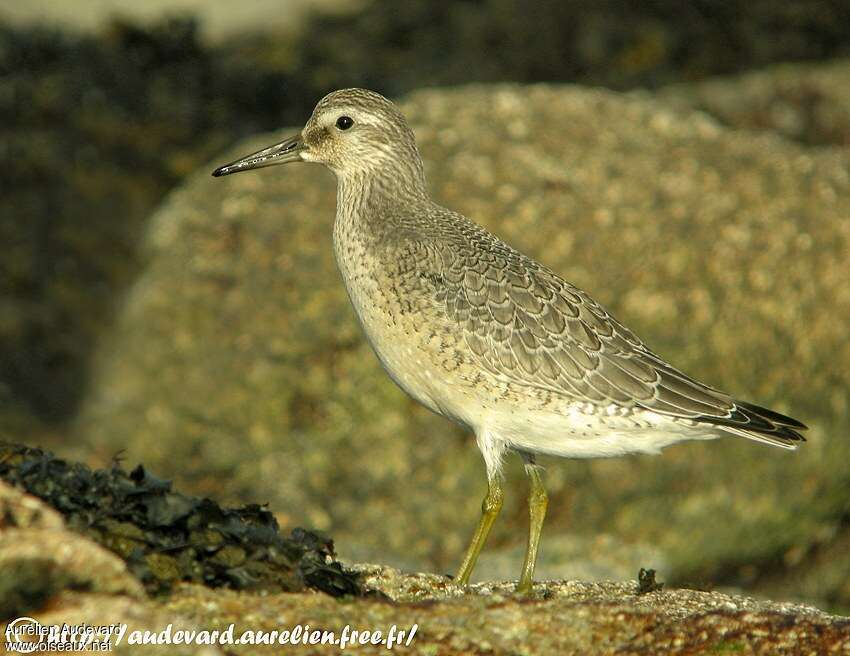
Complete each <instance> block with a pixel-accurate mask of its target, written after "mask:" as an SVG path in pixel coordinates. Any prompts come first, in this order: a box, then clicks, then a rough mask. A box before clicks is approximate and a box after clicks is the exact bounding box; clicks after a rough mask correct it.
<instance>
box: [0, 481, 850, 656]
mask: <svg viewBox="0 0 850 656" xmlns="http://www.w3.org/2000/svg"><path fill="white" fill-rule="evenodd" d="M54 501H55V500H54ZM56 505H57V506H58V507H59V509H60V510H61V509H62V508H61V504H58V503H57V504H56ZM0 511H2V512H0V517H2V521H3V525H2V526H0V567H2V571H3V572H4V576H3V577H2V586H3V587H2V589H0V593H2V594H0V620H8V621H10V623H11V624H13V625H19V624H21V622H23V623H27V624H30V623H31V622H33V621H35V622H38V623H39V624H40V625H41V626H42V627H43V628H44V629H49V627H55V626H62V625H69V626H75V625H82V624H86V625H89V626H92V625H96V626H114V627H115V629H113V633H112V634H111V637H110V639H111V643H110V644H111V649H110V651H114V652H115V653H117V654H139V653H142V654H148V653H151V654H153V653H156V650H160V651H161V650H167V652H168V653H169V654H178V655H183V654H186V655H190V654H191V655H198V656H201V655H203V656H215V655H218V654H225V653H226V654H232V653H239V654H246V655H247V656H251V655H253V654H265V653H268V651H269V645H278V644H280V643H279V639H278V637H277V636H278V635H280V633H281V632H283V631H293V629H296V627H299V626H300V627H301V629H303V630H304V631H305V632H306V634H307V635H308V636H310V635H312V632H313V631H315V630H319V631H332V632H334V633H335V636H334V637H336V638H340V637H341V636H342V635H348V636H349V639H350V640H354V637H353V636H352V635H351V631H352V630H353V631H359V632H361V633H362V632H363V631H369V632H374V631H381V632H383V634H384V636H386V635H387V634H388V633H389V632H390V631H391V630H392V631H396V632H398V631H403V632H404V635H403V638H400V639H399V640H400V642H401V644H400V645H397V646H398V648H399V649H398V650H399V651H401V652H402V653H408V654H423V655H425V654H434V653H450V654H455V653H463V654H468V653H474V654H478V653H493V654H508V653H535V654H536V653H558V654H590V653H592V654H601V655H605V654H646V653H652V654H685V653H688V654H690V653H724V652H725V651H728V652H730V653H738V652H743V653H758V654H772V655H782V654H789V655H792V654H793V655H796V654H801V653H836V654H840V653H846V652H847V651H848V650H850V618H842V617H837V616H833V615H829V614H827V613H824V612H822V611H820V610H818V609H817V608H813V607H811V606H806V605H800V604H793V603H777V602H773V601H763V600H755V599H751V598H748V597H744V596H740V595H729V594H722V593H719V592H703V591H697V590H688V589H671V590H668V589H666V587H665V588H664V589H663V590H662V589H659V586H658V585H651V584H647V580H648V579H647V578H646V577H644V579H643V580H642V581H641V583H640V584H639V583H638V582H637V581H635V580H624V581H607V582H587V581H580V580H552V581H545V582H540V583H538V584H536V585H535V588H534V592H533V594H532V595H531V596H525V595H517V594H516V593H515V592H514V583H513V582H512V581H508V582H504V581H502V582H490V583H479V584H474V585H472V586H470V587H469V588H468V589H462V588H460V587H459V586H457V585H455V584H454V583H453V581H452V580H451V579H450V578H448V577H445V576H440V575H437V574H409V573H403V572H400V571H399V570H397V569H394V568H391V567H386V566H379V565H362V564H361V565H356V566H354V568H353V569H354V571H355V572H356V574H357V576H358V578H359V579H361V580H362V581H363V583H364V584H365V586H367V587H368V588H369V589H370V590H371V593H370V595H369V596H368V597H347V598H345V599H344V600H343V601H342V602H340V600H338V599H334V598H333V597H331V596H330V595H324V594H316V593H314V592H308V591H304V592H296V593H292V592H288V593H280V592H269V591H267V590H263V591H257V590H252V591H236V590H231V589H224V588H212V587H205V586H202V585H197V584H181V585H175V586H174V587H172V588H170V589H169V590H167V591H165V592H161V593H159V594H157V595H155V596H152V597H146V596H145V593H144V590H143V589H142V587H141V585H140V584H139V582H138V581H136V580H135V579H134V578H133V577H132V576H131V575H130V574H129V573H128V572H127V570H126V567H125V566H124V563H123V562H122V561H121V560H120V559H119V558H117V557H116V556H115V555H113V554H112V553H110V552H107V551H106V550H104V549H103V548H101V547H100V546H98V545H97V544H95V543H94V542H92V541H90V540H89V539H88V538H86V537H85V536H83V535H81V534H80V533H79V532H78V531H79V530H80V529H79V528H78V529H77V531H71V530H69V529H68V528H66V527H65V525H64V522H63V519H62V517H61V515H60V513H59V512H57V511H56V509H54V508H51V507H50V506H48V505H47V504H45V503H44V502H43V501H41V500H38V499H35V498H34V497H31V496H29V495H27V494H25V493H23V492H21V491H20V490H18V489H16V488H12V487H11V486H8V485H6V484H5V483H3V482H0ZM60 544H61V545H63V546H62V547H59V546H58V545H60ZM12 552H14V554H15V557H14V558H13V559H12V560H10V559H9V557H8V556H9V554H10V553H12ZM29 564H40V565H42V566H41V567H38V568H36V567H29ZM21 571H25V572H26V571H30V572H31V574H32V575H30V576H27V579H26V580H27V582H28V584H29V585H30V587H29V588H28V591H29V592H30V593H32V591H33V590H35V591H38V590H44V591H45V594H44V595H43V596H41V597H39V598H37V599H36V598H34V597H30V599H29V600H28V604H29V605H27V606H25V607H21V606H10V605H9V604H8V601H9V597H8V596H7V595H6V594H5V593H6V592H7V590H8V589H9V588H8V584H9V582H10V581H19V580H22V579H21V578H20V577H21V574H20V572H21ZM56 571H61V572H62V573H63V576H62V577H57V576H55V573H56ZM641 574H643V572H641ZM649 578H650V579H651V577H649ZM650 582H651V581H650ZM22 615H25V618H23V619H17V618H20V617H21V616H22ZM26 618H32V620H30V619H26ZM178 631H187V632H192V633H193V635H197V636H199V638H198V640H199V642H198V644H195V643H190V644H174V643H172V644H164V643H163V644H158V645H155V644H150V640H151V639H152V638H153V637H157V638H159V639H160V640H162V639H165V637H167V636H171V637H175V636H176V634H177V632H178ZM246 632H250V633H246ZM275 632H276V633H275ZM346 632H348V633H346ZM215 635H219V636H231V637H230V641H229V642H222V641H220V640H219V639H216V638H213V637H212V636H215ZM395 635H398V634H397V633H396V634H395ZM204 641H206V642H204ZM237 641H241V642H237ZM280 646H281V647H282V646H283V645H282V644H281V645H280ZM352 646H356V650H357V653H358V654H372V653H379V652H381V653H383V652H385V651H386V649H387V647H386V646H385V644H383V643H382V642H380V640H378V641H377V642H376V643H372V642H369V644H362V643H360V642H359V641H355V642H352ZM285 649H286V651H287V652H289V651H294V652H295V653H311V654H325V653H329V654H336V653H339V650H340V645H338V644H328V643H322V644H321V645H316V644H307V643H304V642H298V644H295V645H286V646H285Z"/></svg>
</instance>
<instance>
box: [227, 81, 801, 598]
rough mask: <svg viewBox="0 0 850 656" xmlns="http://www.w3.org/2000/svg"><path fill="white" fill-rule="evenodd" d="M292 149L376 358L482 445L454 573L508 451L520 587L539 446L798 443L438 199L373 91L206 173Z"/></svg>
mask: <svg viewBox="0 0 850 656" xmlns="http://www.w3.org/2000/svg"><path fill="white" fill-rule="evenodd" d="M290 162H314V163H319V164H323V165H324V166H326V167H327V168H329V169H330V170H331V171H332V172H333V173H334V174H335V176H336V179H337V207H336V216H335V219H334V224H333V250H334V255H335V258H336V262H337V265H338V268H339V270H340V273H341V275H342V279H343V282H344V284H345V287H346V290H347V292H348V296H349V298H350V301H351V304H352V305H353V307H354V310H355V313H356V315H357V318H358V319H359V322H360V324H361V326H362V328H363V331H364V332H365V335H366V338H367V340H368V341H369V343H370V345H371V347H372V349H373V350H374V352H375V354H376V355H377V357H378V359H379V360H380V363H381V364H382V366H383V368H384V369H385V370H386V372H387V373H388V374H389V376H390V377H391V378H392V379H393V381H395V383H396V384H397V385H398V386H399V387H401V389H402V390H404V391H405V392H406V393H407V394H408V395H410V396H411V397H413V398H414V399H415V400H416V401H418V402H420V403H421V404H423V405H424V406H426V407H427V408H429V409H431V410H432V411H434V412H436V413H438V414H440V415H443V416H444V417H446V418H448V419H451V420H453V421H455V422H457V423H459V424H461V425H462V426H464V427H466V428H467V429H469V430H470V431H471V432H472V433H473V434H474V436H475V440H476V444H477V446H478V448H479V449H480V451H481V454H482V456H483V459H484V465H485V469H486V476H487V491H486V494H485V496H484V499H483V502H482V507H481V516H480V518H479V521H478V524H477V526H476V528H475V531H474V533H473V537H472V540H471V541H470V543H469V547H468V548H467V550H466V552H465V556H464V557H463V560H462V562H461V565H460V568H459V570H458V572H457V575H456V576H455V577H454V581H455V582H456V583H457V584H458V585H459V586H461V587H463V588H466V586H468V584H469V579H470V576H471V574H472V571H473V569H474V567H475V564H476V562H477V560H478V556H479V554H480V553H481V550H482V548H483V546H484V543H485V541H486V539H487V536H488V534H489V533H490V529H491V527H492V526H493V523H494V522H495V520H496V517H497V515H498V513H499V510H500V509H501V507H502V504H503V498H504V495H503V491H502V481H503V475H502V466H503V460H504V457H505V456H506V454H508V453H516V454H518V455H519V456H520V457H521V458H522V460H523V463H524V467H525V471H526V473H527V475H528V477H529V494H528V509H529V530H528V537H527V545H526V551H525V557H524V561H523V565H522V569H521V572H520V576H519V579H518V582H517V584H516V590H517V592H518V593H525V594H529V593H531V592H532V591H533V585H534V570H535V564H536V561H537V554H538V547H539V543H540V535H541V531H542V527H543V522H544V518H545V515H546V510H547V505H548V498H547V494H546V490H545V487H544V483H543V478H542V473H541V470H542V468H541V467H540V466H539V465H538V464H537V460H536V459H537V456H538V455H549V456H561V457H566V458H600V457H614V456H622V455H628V454H636V453H650V454H655V453H658V452H659V451H660V450H661V449H662V448H664V447H666V446H669V445H671V444H674V443H677V442H681V441H685V440H708V439H714V438H719V437H723V436H730V435H731V436H736V437H742V438H748V439H750V440H755V441H756V442H761V443H764V444H768V445H771V446H776V447H782V448H784V449H791V450H793V449H796V447H797V446H798V445H799V444H800V443H801V442H804V441H805V438H804V437H803V435H802V431H803V430H805V429H806V428H807V427H806V426H805V425H804V424H803V423H801V422H799V421H797V420H796V419H792V418H791V417H787V416H785V415H783V414H780V413H779V412H775V411H773V410H769V409H767V408H763V407H760V406H758V405H755V404H753V403H748V402H745V401H740V400H738V399H736V398H734V397H733V396H731V395H729V394H727V393H725V392H722V391H720V390H718V389H715V388H713V387H710V386H709V385H706V384H704V383H701V382H699V381H697V380H696V379H694V378H691V377H690V376H688V375H686V374H685V373H683V372H682V371H680V370H678V369H676V368H675V367H674V366H672V365H671V364H669V363H667V362H666V361H665V360H664V359H663V358H661V357H660V356H659V355H657V354H656V353H655V352H654V351H652V350H651V349H650V348H649V347H648V346H647V345H646V344H645V343H644V342H643V341H642V340H641V339H639V338H638V337H637V336H636V335H635V334H634V333H633V332H632V331H631V330H629V329H628V328H626V327H625V326H624V325H623V324H622V323H620V321H618V320H617V319H616V318H615V317H614V316H613V315H612V314H611V313H610V312H609V311H608V310H607V309H605V308H604V307H603V306H602V305H600V304H599V303H597V302H596V301H595V300H594V299H593V298H591V296H590V295H588V294H587V293H586V292H584V291H582V290H581V289H579V288H578V287H576V286H575V285H573V284H571V283H569V282H567V281H566V280H564V279H563V278H562V277H560V276H559V275H558V274H557V273H555V272H554V271H553V270H552V269H550V268H548V267H546V266H544V265H543V264H541V263H539V262H537V261H535V260H534V259H533V258H531V257H529V256H527V255H524V254H523V253H521V252H519V251H518V250H516V249H514V248H512V247H511V246H509V245H508V244H506V243H505V242H504V241H502V240H501V239H499V238H498V237H497V236H496V235H495V234H493V233H491V232H489V231H488V230H486V229H485V228H484V227H482V226H480V225H479V224H477V223H475V222H474V221H472V220H470V219H468V218H466V217H465V216H463V215H462V214H459V213H458V212H454V211H452V210H450V209H447V208H445V207H443V206H441V205H440V204H439V203H437V202H436V201H435V200H433V199H432V197H431V195H430V194H429V191H428V187H427V185H426V180H425V173H424V167H423V162H422V158H421V156H420V154H419V150H418V148H417V145H416V139H415V136H414V133H413V130H412V129H411V127H410V126H409V124H408V122H407V120H406V119H405V117H404V115H403V114H402V113H401V111H400V110H399V109H398V107H397V106H396V105H395V104H394V103H393V102H391V101H390V100H388V99H387V98H385V97H384V96H382V95H380V94H379V93H376V92H374V91H369V90H366V89H357V88H352V89H343V90H339V91H334V92H332V93H329V94H328V95H326V96H325V97H324V98H322V99H321V100H320V101H319V102H318V104H317V105H316V107H315V109H314V110H313V113H312V115H311V116H310V118H309V120H308V121H307V123H306V124H305V125H304V128H303V129H302V130H301V131H300V132H299V133H298V134H296V135H295V136H292V137H291V138H288V139H285V140H283V141H281V142H279V143H275V144H273V145H271V146H269V147H267V148H263V149H262V150H259V151H257V152H254V153H252V154H250V155H247V156H245V157H242V158H240V159H238V160H235V161H233V162H231V163H229V164H226V165H224V166H221V167H219V168H217V169H216V170H215V171H214V172H213V174H212V175H213V176H215V177H220V176H225V175H230V174H233V173H238V172H244V171H249V170H254V169H259V168H263V167H268V166H275V165H279V164H285V163H290Z"/></svg>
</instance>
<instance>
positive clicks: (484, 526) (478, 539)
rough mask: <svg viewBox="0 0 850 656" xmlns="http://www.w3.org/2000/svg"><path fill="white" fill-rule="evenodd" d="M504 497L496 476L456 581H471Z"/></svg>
mask: <svg viewBox="0 0 850 656" xmlns="http://www.w3.org/2000/svg"><path fill="white" fill-rule="evenodd" d="M502 499H503V497H502V486H501V485H500V484H499V477H498V476H494V477H492V478H491V479H490V481H489V483H488V489H487V496H485V497H484V501H483V502H482V504H481V519H480V520H479V521H478V526H477V527H476V529H475V534H474V535H473V536H472V542H470V543H469V548H468V549H467V550H466V556H464V558H463V562H462V563H461V565H460V570H458V573H457V576H456V577H455V582H456V583H457V584H458V585H463V586H465V585H467V584H468V583H469V576H470V574H472V570H473V568H474V567H475V563H476V561H477V560H478V554H480V553H481V548H482V547H483V546H484V542H485V541H486V540H487V536H488V535H489V534H490V529H491V528H493V522H495V521H496V516H497V515H498V514H499V511H500V510H501V509H502Z"/></svg>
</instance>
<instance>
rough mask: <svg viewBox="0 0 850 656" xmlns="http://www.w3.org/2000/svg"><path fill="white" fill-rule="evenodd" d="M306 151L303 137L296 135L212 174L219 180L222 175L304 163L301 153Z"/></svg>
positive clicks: (219, 168)
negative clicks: (289, 163)
mask: <svg viewBox="0 0 850 656" xmlns="http://www.w3.org/2000/svg"><path fill="white" fill-rule="evenodd" d="M305 150H307V146H306V145H305V144H304V141H303V140H302V139H301V135H296V136H294V137H290V138H289V139H285V140H284V141H281V142H280V143H276V144H274V145H272V146H268V147H266V148H263V149H262V150H258V151H257V152H256V153H251V154H250V155H246V156H245V157H242V158H240V159H237V160H236V161H235V162H230V164H225V165H224V166H220V167H218V168H217V169H216V170H215V171H213V173H212V174H213V176H214V177H216V178H218V177H220V176H222V175H230V174H231V173H239V172H240V171H250V170H251V169H261V168H264V167H266V166H275V165H277V164H286V163H288V162H300V161H302V160H301V153H303V152H304V151H305Z"/></svg>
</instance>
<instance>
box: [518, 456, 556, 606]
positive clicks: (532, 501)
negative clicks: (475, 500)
mask: <svg viewBox="0 0 850 656" xmlns="http://www.w3.org/2000/svg"><path fill="white" fill-rule="evenodd" d="M525 471H526V472H527V473H528V477H529V479H530V480H531V490H530V492H529V494H528V514H529V520H530V521H529V526H528V547H527V548H526V550H525V562H523V564H522V576H520V579H519V583H518V584H517V586H516V589H517V592H531V588H532V586H533V585H534V566H535V565H536V564H537V548H538V547H539V545H540V532H541V531H542V530H543V520H544V519H545V518H546V506H548V505H549V498H548V497H547V496H546V489H545V488H544V487H543V479H542V478H541V477H540V469H539V468H538V467H537V465H535V464H534V460H528V461H527V462H526V465H525Z"/></svg>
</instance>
